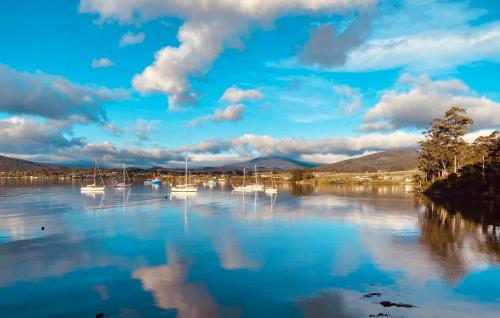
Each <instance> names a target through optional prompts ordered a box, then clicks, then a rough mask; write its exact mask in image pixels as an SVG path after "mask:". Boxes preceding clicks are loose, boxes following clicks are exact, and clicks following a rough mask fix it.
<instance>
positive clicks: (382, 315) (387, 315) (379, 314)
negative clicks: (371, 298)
mask: <svg viewBox="0 0 500 318" xmlns="http://www.w3.org/2000/svg"><path fill="white" fill-rule="evenodd" d="M389 316H390V315H389V314H384V313H381V312H379V313H378V314H376V315H373V314H372V315H370V316H368V317H389Z"/></svg>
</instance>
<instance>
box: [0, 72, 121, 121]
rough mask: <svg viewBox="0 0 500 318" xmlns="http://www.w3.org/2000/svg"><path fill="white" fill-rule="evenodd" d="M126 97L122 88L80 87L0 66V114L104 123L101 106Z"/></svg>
mask: <svg viewBox="0 0 500 318" xmlns="http://www.w3.org/2000/svg"><path fill="white" fill-rule="evenodd" d="M128 97H129V92H127V91H126V90H124V89H109V88H106V87H98V86H95V85H80V84H76V83H73V82H70V81H68V80H67V79H65V78H63V77H60V76H54V75H48V74H45V73H42V72H35V73H27V72H19V71H16V70H14V69H12V68H10V67H8V66H5V65H0V112H6V113H9V114H14V115H37V116H41V117H46V118H52V119H68V118H73V119H75V117H79V118H80V119H81V121H87V122H98V123H104V122H106V121H107V116H106V112H105V110H104V108H103V104H106V103H111V102H114V101H117V100H120V99H125V98H128Z"/></svg>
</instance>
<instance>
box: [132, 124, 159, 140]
mask: <svg viewBox="0 0 500 318" xmlns="http://www.w3.org/2000/svg"><path fill="white" fill-rule="evenodd" d="M160 122H161V121H160V120H144V119H138V120H137V121H136V122H135V123H134V124H132V125H129V126H128V127H127V129H128V130H130V131H131V132H132V133H133V134H134V135H135V136H136V137H137V138H138V139H139V140H142V141H147V140H149V139H150V136H151V135H152V134H154V133H156V132H158V127H157V125H158V124H159V123H160Z"/></svg>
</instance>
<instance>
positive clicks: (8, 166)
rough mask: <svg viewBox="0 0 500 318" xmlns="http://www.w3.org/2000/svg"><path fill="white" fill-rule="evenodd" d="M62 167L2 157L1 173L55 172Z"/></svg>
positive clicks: (0, 160) (0, 161)
mask: <svg viewBox="0 0 500 318" xmlns="http://www.w3.org/2000/svg"><path fill="white" fill-rule="evenodd" d="M54 169H61V167H59V166H57V165H53V164H48V163H40V162H33V161H28V160H22V159H17V158H11V157H5V156H0V171H27V170H54Z"/></svg>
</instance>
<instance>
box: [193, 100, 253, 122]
mask: <svg viewBox="0 0 500 318" xmlns="http://www.w3.org/2000/svg"><path fill="white" fill-rule="evenodd" d="M244 110H245V106H244V105H242V104H236V105H229V106H227V107H225V108H217V109H216V110H215V111H214V113H213V114H211V115H207V116H203V117H200V118H196V119H193V120H192V121H190V122H189V123H188V124H189V126H197V125H199V124H201V123H203V122H207V121H212V122H215V123H220V122H225V121H239V120H241V116H242V114H243V111H244Z"/></svg>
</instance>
